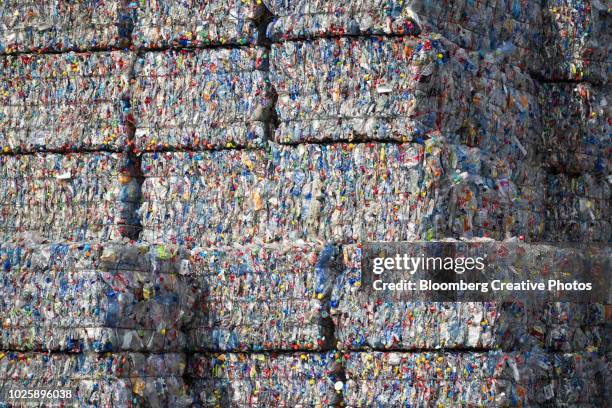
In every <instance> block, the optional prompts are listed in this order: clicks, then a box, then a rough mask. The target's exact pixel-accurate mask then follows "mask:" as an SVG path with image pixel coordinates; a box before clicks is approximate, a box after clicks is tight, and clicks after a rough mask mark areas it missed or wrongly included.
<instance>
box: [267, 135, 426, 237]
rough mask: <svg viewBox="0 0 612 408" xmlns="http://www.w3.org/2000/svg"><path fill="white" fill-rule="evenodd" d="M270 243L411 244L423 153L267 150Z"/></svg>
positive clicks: (349, 147)
mask: <svg viewBox="0 0 612 408" xmlns="http://www.w3.org/2000/svg"><path fill="white" fill-rule="evenodd" d="M271 149H272V151H271V156H272V164H271V166H270V167H271V169H272V171H273V173H272V175H271V176H270V181H269V186H270V187H269V193H268V194H269V196H268V197H269V199H268V210H269V224H268V227H267V228H266V234H267V235H268V238H269V239H270V240H281V239H285V240H286V239H290V240H297V239H306V240H313V241H315V240H323V241H326V242H332V241H336V242H358V241H360V240H362V239H367V240H393V239H402V238H410V237H414V236H415V234H416V231H417V229H418V225H417V221H418V218H417V213H418V208H417V207H418V204H419V196H420V193H421V189H420V181H421V179H422V174H423V172H422V161H423V155H424V147H423V146H422V145H418V144H393V143H386V144H378V143H371V144H363V143H360V144H333V145H321V144H306V145H297V146H282V145H272V147H271Z"/></svg>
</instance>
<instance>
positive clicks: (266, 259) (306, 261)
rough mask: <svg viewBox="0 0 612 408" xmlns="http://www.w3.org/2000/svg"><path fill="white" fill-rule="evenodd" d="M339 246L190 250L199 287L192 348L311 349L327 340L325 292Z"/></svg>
mask: <svg viewBox="0 0 612 408" xmlns="http://www.w3.org/2000/svg"><path fill="white" fill-rule="evenodd" d="M337 255H338V248H336V247H333V246H325V247H323V246H322V245H321V244H311V243H281V244H267V245H249V246H232V247H218V248H195V249H193V250H192V252H191V258H190V274H191V275H193V276H194V279H195V280H196V281H197V283H198V285H199V287H200V288H201V289H202V298H201V300H200V301H199V302H198V304H197V305H196V307H195V310H196V312H195V317H194V319H193V320H192V321H191V323H190V330H189V341H190V348H191V349H196V350H222V351H225V350H251V351H253V350H255V351H258V350H295V349H300V350H304V349H306V350H315V349H321V348H324V347H328V346H330V345H331V336H332V330H333V328H332V325H331V319H330V318H329V303H328V301H329V295H330V292H331V288H332V285H333V282H334V279H335V272H336V266H335V262H336V257H337Z"/></svg>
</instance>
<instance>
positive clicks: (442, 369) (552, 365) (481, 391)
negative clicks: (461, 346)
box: [342, 351, 609, 407]
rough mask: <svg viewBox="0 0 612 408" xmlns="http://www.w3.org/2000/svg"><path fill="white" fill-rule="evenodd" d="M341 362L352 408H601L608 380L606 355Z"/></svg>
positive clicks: (431, 355) (390, 357) (467, 355)
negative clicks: (567, 407)
mask: <svg viewBox="0 0 612 408" xmlns="http://www.w3.org/2000/svg"><path fill="white" fill-rule="evenodd" d="M342 360H343V364H344V368H345V373H346V381H345V383H344V384H343V387H342V393H343V397H344V401H345V404H346V405H347V406H353V407H386V406H405V405H410V406H412V405H415V406H421V405H426V406H438V405H442V406H461V405H478V406H491V407H493V406H495V407H498V406H540V405H541V404H552V405H555V406H557V402H558V403H560V404H564V403H567V404H568V405H572V406H578V405H580V404H587V405H586V406H588V404H593V405H598V404H601V403H604V401H605V399H606V398H605V391H604V389H605V388H604V387H605V386H604V382H603V380H602V379H603V378H606V377H607V375H609V366H608V364H609V362H608V358H607V356H600V355H597V354H594V353H577V354H551V353H542V352H537V351H536V352H527V353H502V352H488V353H475V352H463V353H447V352H427V353H399V352H390V353H383V352H371V353H346V354H344V355H343V359H342ZM604 404H605V403H604ZM561 406H562V405H561Z"/></svg>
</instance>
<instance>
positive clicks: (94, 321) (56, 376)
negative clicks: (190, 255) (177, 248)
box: [0, 242, 198, 406]
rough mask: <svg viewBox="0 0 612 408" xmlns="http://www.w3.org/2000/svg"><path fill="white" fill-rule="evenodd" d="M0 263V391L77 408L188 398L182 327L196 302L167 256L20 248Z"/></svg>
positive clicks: (6, 249) (122, 247)
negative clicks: (62, 400)
mask: <svg viewBox="0 0 612 408" xmlns="http://www.w3.org/2000/svg"><path fill="white" fill-rule="evenodd" d="M1 256H2V264H3V273H2V279H1V280H0V282H1V285H0V294H1V295H2V296H1V298H2V301H1V303H0V310H1V311H2V313H1V314H2V316H3V317H2V328H3V330H2V336H1V337H0V348H1V349H2V350H6V351H3V352H2V354H1V355H2V356H3V361H2V362H1V364H3V365H4V366H5V368H7V369H8V371H6V372H4V374H3V375H6V376H7V377H6V378H4V377H3V381H4V383H5V389H6V392H8V390H9V389H13V388H14V387H6V384H22V385H23V384H24V383H27V384H28V386H29V387H30V388H33V389H34V388H38V387H44V388H50V389H55V388H62V389H66V390H70V391H71V392H72V397H71V398H66V401H69V402H71V403H73V402H76V401H78V402H79V403H80V404H88V403H93V402H95V401H98V402H104V401H114V403H117V404H136V402H137V401H141V402H143V403H144V402H148V403H151V404H153V405H156V406H165V405H166V404H168V403H170V402H171V401H175V402H179V401H183V400H185V401H187V400H188V398H187V396H186V395H187V394H186V391H185V387H184V385H183V379H182V375H183V370H184V368H185V356H184V355H183V354H182V351H183V348H184V345H185V339H186V338H185V334H184V332H183V326H184V325H185V323H186V322H188V321H189V320H190V318H191V314H192V310H193V304H194V302H195V300H196V299H197V297H198V296H197V291H196V290H194V289H193V287H192V285H191V284H190V282H188V281H187V280H186V278H185V277H183V276H181V275H180V270H179V268H180V264H177V262H175V260H176V259H177V258H176V256H175V254H173V253H172V252H171V251H170V250H169V249H166V248H164V247H152V246H144V245H138V246H136V245H126V244H112V243H94V242H91V243H90V242H84V243H64V244H33V243H21V244H3V246H2V255H1ZM75 353H78V354H75ZM96 370H97V371H96ZM102 375H104V376H102ZM9 379H10V381H12V382H9V383H6V380H9ZM163 384H166V386H163ZM60 385H61V387H60ZM4 397H6V396H5V395H3V398H4Z"/></svg>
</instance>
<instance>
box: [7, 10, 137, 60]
mask: <svg viewBox="0 0 612 408" xmlns="http://www.w3.org/2000/svg"><path fill="white" fill-rule="evenodd" d="M126 5H127V1H126V0H116V1H78V2H74V1H68V0H59V1H57V0H56V1H51V0H4V1H3V2H2V3H1V4H0V54H6V53H18V52H19V53H21V52H41V53H45V52H59V51H62V52H65V51H76V50H100V49H108V48H124V47H126V46H127V45H128V44H129V41H130V31H131V26H132V20H131V17H130V15H129V10H128V9H127V7H126Z"/></svg>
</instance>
